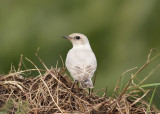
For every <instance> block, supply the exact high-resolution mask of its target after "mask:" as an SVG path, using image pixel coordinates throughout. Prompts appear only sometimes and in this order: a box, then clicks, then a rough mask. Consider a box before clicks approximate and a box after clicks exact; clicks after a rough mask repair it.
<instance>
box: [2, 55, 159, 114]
mask: <svg viewBox="0 0 160 114" xmlns="http://www.w3.org/2000/svg"><path fill="white" fill-rule="evenodd" d="M37 57H38V56H37ZM26 59H27V58H26ZM38 59H39V60H40V62H41V63H42V64H43V66H44V68H45V70H42V69H38V67H37V66H36V65H35V64H34V63H33V62H32V61H30V60H29V59H27V60H28V61H29V62H30V63H32V64H33V65H34V66H35V69H28V70H21V66H22V64H23V60H22V56H21V59H20V63H19V68H18V70H17V71H15V70H13V67H12V69H11V72H10V73H9V74H8V75H3V76H0V111H2V112H7V113H21V114H23V113H27V114H29V113H31V114H42V113H45V114H52V113H91V114H92V113H100V114H101V113H104V114H105V113H108V114H109V113H111V114H112V113H114V114H137V113H138V114H146V113H147V107H148V105H149V103H147V102H146V101H145V100H144V97H146V96H147V93H148V92H149V91H150V90H144V89H142V88H138V87H137V85H135V84H134V79H135V78H136V75H137V73H139V72H140V71H141V70H142V69H143V68H145V67H146V66H147V64H149V63H150V62H151V60H150V59H148V60H147V62H146V63H145V65H143V66H142V67H141V68H140V69H139V70H137V72H136V73H135V74H133V75H132V76H131V79H130V81H129V82H128V83H127V84H126V87H125V88H124V89H123V90H122V92H120V93H118V94H116V93H117V88H118V87H119V86H118V85H119V84H117V86H116V88H115V92H114V94H113V95H114V97H109V98H108V97H106V93H105V92H104V95H103V96H102V97H99V96H97V95H96V93H97V92H95V93H93V90H92V94H91V95H88V91H87V90H85V89H82V88H81V87H79V86H78V85H75V86H74V89H71V87H72V85H73V81H72V80H70V79H69V78H68V77H67V76H66V75H65V74H64V71H65V68H64V66H63V68H58V67H57V66H56V68H51V69H48V68H47V67H46V65H45V64H44V63H43V61H42V60H41V59H40V58H39V57H38ZM62 62H63V61H62ZM131 70H132V69H131ZM31 71H38V72H39V75H38V76H36V77H29V78H23V77H22V76H23V75H24V74H28V72H31ZM128 71H129V70H128ZM139 92H141V93H143V94H142V95H140V94H138V93H139ZM149 113H152V114H157V113H158V110H157V109H156V108H155V107H154V106H151V107H150V110H149Z"/></svg>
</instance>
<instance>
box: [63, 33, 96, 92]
mask: <svg viewBox="0 0 160 114" xmlns="http://www.w3.org/2000/svg"><path fill="white" fill-rule="evenodd" d="M63 38H65V39H68V40H69V41H70V42H71V43H72V45H73V47H72V48H71V49H70V50H69V51H68V53H67V57H66V61H65V65H66V67H67V69H68V71H69V72H70V75H71V77H72V78H73V79H74V82H75V81H78V82H79V83H80V85H81V87H82V88H85V89H86V88H89V89H90V88H94V86H93V83H92V80H91V78H92V77H93V75H94V73H95V71H96V69H97V59H96V56H95V54H94V52H93V51H92V49H91V46H90V43H89V40H88V38H87V37H86V36H85V35H84V34H81V33H72V34H70V35H68V36H63Z"/></svg>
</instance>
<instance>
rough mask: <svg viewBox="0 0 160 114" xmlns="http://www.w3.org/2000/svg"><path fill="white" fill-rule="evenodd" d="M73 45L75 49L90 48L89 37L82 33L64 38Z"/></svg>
mask: <svg viewBox="0 0 160 114" xmlns="http://www.w3.org/2000/svg"><path fill="white" fill-rule="evenodd" d="M63 38H66V39H68V40H69V41H71V43H72V44H73V47H82V46H90V45H89V41H88V39H87V37H86V36H85V35H83V34H80V33H72V34H70V35H68V36H63Z"/></svg>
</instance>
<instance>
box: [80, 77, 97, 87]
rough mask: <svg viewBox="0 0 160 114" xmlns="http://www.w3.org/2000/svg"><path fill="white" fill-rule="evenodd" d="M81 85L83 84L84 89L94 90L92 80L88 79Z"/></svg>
mask: <svg viewBox="0 0 160 114" xmlns="http://www.w3.org/2000/svg"><path fill="white" fill-rule="evenodd" d="M80 83H81V86H82V88H94V86H93V83H92V80H91V79H88V80H85V81H81V82H80Z"/></svg>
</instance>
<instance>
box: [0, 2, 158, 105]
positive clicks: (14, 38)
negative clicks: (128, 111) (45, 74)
mask: <svg viewBox="0 0 160 114" xmlns="http://www.w3.org/2000/svg"><path fill="white" fill-rule="evenodd" d="M74 32H78V33H83V34H85V35H86V36H87V37H88V38H89V40H90V44H91V46H92V49H93V51H94V52H95V54H96V57H97V60H98V73H97V80H96V85H95V89H96V90H97V89H99V88H103V87H106V86H107V88H108V96H110V95H111V94H112V92H113V88H114V87H115V84H116V82H117V80H118V78H119V77H120V75H121V74H122V73H123V72H124V71H126V70H127V69H130V68H133V67H135V66H137V67H140V66H141V65H143V64H144V63H145V62H146V60H147V55H148V53H149V51H150V49H151V48H157V49H160V0H92V1H91V0H25V1H24V0H1V1H0V74H6V73H8V72H9V70H10V66H11V63H12V64H13V65H15V67H16V68H17V67H18V62H19V58H20V55H21V54H23V55H24V57H28V58H29V59H30V60H32V61H34V62H35V64H37V66H40V67H42V65H41V63H40V62H38V60H37V58H36V57H35V52H36V50H37V48H38V47H40V51H39V56H40V57H41V58H42V59H43V61H44V62H45V64H46V65H47V66H48V67H49V68H50V67H51V66H54V67H55V66H56V63H57V60H59V62H60V58H59V55H62V57H63V59H64V60H65V57H66V54H67V52H68V50H69V49H70V48H71V47H72V45H71V43H70V42H69V41H67V40H64V39H62V38H61V37H62V36H63V35H68V34H70V33H74ZM24 62H25V64H28V66H27V67H28V68H33V66H32V65H30V63H28V62H27V61H24ZM159 63H160V59H159V58H158V59H156V60H155V61H154V62H153V63H152V64H151V65H149V67H147V68H146V69H145V70H144V71H143V72H142V73H141V74H140V75H139V78H140V79H143V77H145V76H146V75H147V74H148V73H149V72H150V71H151V70H152V69H153V68H154V67H156V65H158V64H159ZM29 65H30V66H29ZM60 66H61V65H60ZM135 71H136V70H134V71H132V73H133V72H135ZM129 77H130V73H127V75H126V77H125V79H126V80H124V82H127V80H128V79H129ZM155 82H160V71H159V70H158V71H156V72H155V73H154V74H153V75H152V77H151V78H149V79H148V81H147V82H146V83H155ZM159 91H160V88H158V89H157V93H156V97H155V98H154V102H155V104H156V105H157V106H159V103H160V92H159ZM159 107H160V106H159Z"/></svg>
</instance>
